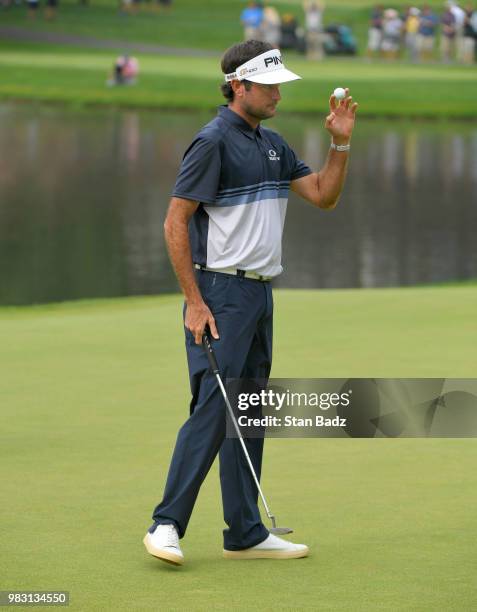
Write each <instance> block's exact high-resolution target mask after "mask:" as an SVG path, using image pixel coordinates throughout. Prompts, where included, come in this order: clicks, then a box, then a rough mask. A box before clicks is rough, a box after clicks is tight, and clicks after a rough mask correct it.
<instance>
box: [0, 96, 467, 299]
mask: <svg viewBox="0 0 477 612" xmlns="http://www.w3.org/2000/svg"><path fill="white" fill-rule="evenodd" d="M212 116H213V114H190V113H173V112H164V111H140V112H138V111H127V110H108V111H99V110H87V111H85V110H72V109H67V108H61V107H52V106H50V107H48V106H45V107H42V106H34V105H33V106H30V105H14V104H2V105H0V160H1V161H0V268H1V269H0V273H1V277H0V278H1V281H0V303H1V304H31V303H42V302H51V301H60V300H70V299H79V298H87V297H106V296H125V295H138V294H159V293H168V292H172V291H177V290H178V285H177V282H176V280H175V277H174V273H173V271H172V269H171V266H170V264H169V261H168V257H167V253H166V247H165V243H164V237H163V222H164V217H165V214H166V210H167V206H168V201H169V197H170V192H171V189H172V187H173V185H174V181H175V176H176V172H177V169H178V166H179V164H180V160H181V157H182V154H183V152H184V150H185V149H186V148H187V146H188V144H189V142H190V140H191V138H192V137H193V135H194V134H195V132H196V131H198V129H199V128H200V127H201V126H202V125H203V124H204V123H206V122H207V121H208V120H209V119H210V118H211V117H212ZM322 124H323V117H321V116H317V117H309V116H308V117H301V116H289V115H282V116H280V115H278V117H277V118H276V119H274V120H273V122H267V124H266V125H267V126H269V127H271V128H272V129H275V130H277V131H279V132H280V133H281V134H283V135H284V137H285V138H286V139H287V140H288V142H289V143H290V144H291V145H292V146H293V148H294V149H295V150H296V152H297V154H298V155H299V156H300V157H301V158H302V159H304V160H305V161H306V162H307V163H308V164H309V165H311V166H312V167H313V168H315V169H316V168H320V167H321V166H322V165H323V163H324V160H325V159H326V154H327V150H328V146H329V138H328V135H327V133H326V132H325V130H324V129H323V127H322ZM476 187H477V125H476V124H471V125H470V126H469V124H467V123H445V124H441V123H433V122H404V121H401V122H400V121H396V120H389V121H364V120H358V123H357V126H356V130H355V135H354V137H353V143H352V154H351V159H350V167H349V175H348V179H347V182H346V186H345V189H344V192H343V194H342V197H341V201H340V203H339V205H338V207H337V208H336V209H335V210H334V211H321V210H317V209H315V208H313V207H312V206H311V205H309V204H306V203H305V202H302V201H300V200H299V199H298V198H296V197H295V196H294V195H293V194H292V195H291V196H290V200H289V204H288V213H287V220H286V224H285V233H284V238H283V264H284V272H283V273H282V275H281V276H280V277H278V278H277V279H276V280H275V281H274V284H275V286H277V287H295V288H296V287H300V288H320V287H321V288H324V287H326V288H330V287H389V286H406V285H414V284H421V283H430V282H439V281H447V280H458V279H466V278H472V277H476V276H477V240H476V239H475V235H476V227H477V198H476Z"/></svg>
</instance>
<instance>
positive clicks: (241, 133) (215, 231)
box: [144, 40, 357, 565]
mask: <svg viewBox="0 0 477 612" xmlns="http://www.w3.org/2000/svg"><path fill="white" fill-rule="evenodd" d="M222 71H223V73H224V75H225V83H224V84H223V85H222V93H223V95H224V96H225V98H226V99H227V101H228V104H227V105H226V106H221V107H219V111H218V115H217V117H216V118H215V119H213V120H212V121H211V122H210V123H208V124H207V125H206V126H205V127H204V128H202V130H200V132H199V133H198V134H197V135H196V137H195V138H194V140H193V142H192V144H191V145H190V147H189V148H188V149H187V151H186V153H185V155H184V158H183V161H182V165H181V168H180V171H179V175H178V177H177V181H176V185H175V187H174V191H173V194H172V195H173V197H172V199H171V202H170V206H169V210H168V213H167V218H166V221H165V235H166V242H167V246H168V249H169V255H170V258H171V261H172V264H173V266H174V269H175V271H176V274H177V278H178V280H179V283H180V285H181V288H182V291H183V293H184V297H185V303H184V313H183V314H184V325H185V335H186V340H185V341H186V350H187V359H188V366H189V377H190V385H191V391H192V401H191V404H190V417H189V419H188V420H187V421H186V422H185V424H184V425H183V426H182V428H181V429H180V431H179V434H178V437H177V442H176V446H175V449H174V453H173V456H172V460H171V464H170V468H169V474H168V478H167V483H166V487H165V491H164V496H163V499H162V501H161V502H160V503H159V505H158V506H157V507H156V508H155V510H154V512H153V520H154V524H153V525H152V526H151V527H150V528H149V531H148V532H147V534H146V536H145V538H144V544H145V546H146V549H147V550H148V552H149V553H150V554H151V555H154V556H155V557H158V558H159V559H162V560H163V561H167V562H169V563H173V564H176V565H181V564H182V563H183V562H184V556H183V553H182V551H181V549H180V546H179V539H180V538H183V537H184V534H185V532H186V530H187V524H188V522H189V519H190V516H191V513H192V509H193V507H194V503H195V501H196V498H197V495H198V493H199V489H200V486H201V484H202V482H203V480H204V479H205V477H206V475H207V472H208V471H209V469H210V467H211V465H212V463H213V461H214V459H215V457H216V455H217V453H219V457H220V482H221V487H222V501H223V509H224V519H225V522H226V524H227V526H228V528H227V529H225V530H224V551H223V554H224V557H226V558H231V559H256V558H270V559H284V558H285V559H286V558H297V557H305V556H306V555H307V554H308V548H307V546H305V545H304V544H294V543H291V542H289V541H287V540H284V539H282V538H279V537H277V536H276V535H274V534H271V533H269V532H268V530H267V529H266V527H265V526H264V524H263V523H262V521H261V518H260V512H259V509H258V491H257V487H256V485H255V483H254V481H253V477H252V475H251V472H250V470H249V467H248V465H247V462H246V459H245V456H244V454H243V450H242V449H241V446H240V440H239V439H237V438H227V437H226V436H225V431H226V408H225V404H224V400H223V397H222V395H221V392H220V389H219V387H218V385H217V382H216V378H215V377H214V376H213V375H212V373H211V372H210V370H209V364H208V360H207V356H206V354H205V352H204V348H203V347H202V344H201V343H202V335H203V333H204V330H205V329H206V328H208V329H209V330H210V334H211V336H212V345H213V349H214V352H215V354H216V357H217V362H218V364H219V368H220V375H221V377H222V380H225V379H227V378H241V377H245V378H260V379H268V377H269V374H270V368H271V362H272V321H273V298H272V289H271V283H270V281H271V280H272V279H273V278H274V277H275V276H277V275H278V274H280V272H281V271H282V264H281V239H282V231H283V224H284V220H285V212H286V206H287V200H288V193H289V190H290V189H292V190H293V191H294V192H295V193H297V194H298V195H299V196H301V197H302V198H304V199H305V200H307V201H308V202H310V203H311V204H313V205H314V206H317V207H319V208H326V209H328V208H333V207H334V206H336V203H337V201H338V198H339V195H340V192H341V189H342V187H343V182H344V179H345V175H346V167H347V163H348V151H349V148H350V145H349V143H350V139H351V133H352V131H353V126H354V119H355V111H356V107H357V104H355V103H352V100H351V98H350V97H349V96H348V90H346V97H345V99H344V100H342V101H341V102H339V103H338V102H337V100H336V99H335V98H334V96H331V98H330V114H329V115H328V116H327V117H326V121H325V128H326V129H327V130H328V132H329V133H330V136H331V143H330V150H329V153H328V157H327V160H326V162H325V165H324V167H323V169H322V170H320V171H319V172H318V173H315V172H312V170H310V168H309V167H308V166H307V165H306V164H305V163H303V162H302V161H300V160H299V159H298V158H297V157H296V155H295V153H294V152H293V150H292V149H291V148H290V147H289V146H288V144H287V143H286V142H285V141H284V140H283V138H282V137H281V136H280V135H279V134H277V133H275V132H273V131H271V130H269V129H267V128H264V127H262V126H261V124H260V122H261V121H263V120H264V119H269V118H270V117H273V116H274V115H275V112H276V107H277V104H278V102H279V101H280V97H281V96H280V84H281V83H285V82H288V81H294V80H296V79H299V78H300V77H299V76H298V75H296V74H294V73H293V72H291V71H290V70H287V69H286V68H285V66H284V64H283V60H282V57H281V53H280V51H279V50H278V49H274V48H273V47H272V46H271V45H270V44H267V43H263V42H258V41H255V40H248V41H246V42H244V43H240V44H237V45H234V46H233V47H231V48H230V49H228V51H226V53H225V54H224V56H223V58H222ZM246 445H247V449H248V451H249V454H250V457H251V460H252V463H253V466H254V468H255V471H256V473H257V475H258V478H260V471H261V464H262V449H263V439H260V438H254V439H247V440H246Z"/></svg>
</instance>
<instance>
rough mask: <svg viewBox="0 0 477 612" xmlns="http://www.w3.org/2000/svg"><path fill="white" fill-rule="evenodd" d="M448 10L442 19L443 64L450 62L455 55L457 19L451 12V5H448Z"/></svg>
mask: <svg viewBox="0 0 477 612" xmlns="http://www.w3.org/2000/svg"><path fill="white" fill-rule="evenodd" d="M446 7H447V8H446V10H445V12H444V14H443V15H442V18H441V24H442V34H441V59H442V61H443V62H446V63H447V62H450V61H451V60H452V57H453V54H454V47H455V17H454V14H453V13H452V11H451V10H450V7H449V4H448V3H447V4H446Z"/></svg>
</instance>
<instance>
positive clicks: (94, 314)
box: [0, 285, 477, 611]
mask: <svg viewBox="0 0 477 612" xmlns="http://www.w3.org/2000/svg"><path fill="white" fill-rule="evenodd" d="M476 306H477V287H476V286H475V285H469V286H462V287H458V286H457V287H432V288H413V289H384V290H379V289H377V290H340V291H332V290H328V291H305V290H300V291H292V290H280V291H276V293H275V339H274V347H275V361H274V367H273V371H272V376H274V377H303V378H304V377H340V376H351V377H380V376H382V377H406V376H410V377H441V376H443V377H455V378H457V377H473V376H475V364H476V363H477V346H476V343H475V332H476V324H475V312H476ZM180 309H181V298H180V296H178V295H170V296H162V297H144V298H126V299H117V300H90V301H88V300H84V301H79V302H70V303H64V304H51V305H46V306H37V307H24V308H2V309H0V334H1V337H2V343H1V345H0V355H1V357H0V365H1V369H2V379H1V382H0V396H1V398H2V411H1V417H0V418H1V431H2V443H1V454H2V457H1V463H0V465H1V468H0V473H1V479H2V485H3V486H2V492H3V504H2V510H1V515H2V516H1V524H2V537H1V555H2V559H3V560H4V563H3V566H2V571H1V586H0V589H16V590H20V589H25V590H34V589H37V590H52V589H56V590H68V591H70V596H71V604H70V607H71V609H73V610H85V611H87V610H146V609H147V610H149V609H150V610H158V609H164V610H210V609H213V610H230V609H243V610H248V609H252V608H256V609H260V610H277V609H280V610H292V609H310V610H311V609H314V610H317V609H318V610H363V611H364V610H411V609H412V610H436V609H437V610H459V611H461V610H471V609H475V605H476V601H477V587H476V583H475V569H474V568H475V565H476V563H477V553H476V550H475V543H474V542H475V537H476V535H477V528H476V523H475V505H476V503H477V493H476V491H477V486H476V485H477V469H476V468H477V454H476V444H475V440H473V439H467V440H452V439H448V440H440V439H429V440H424V439H420V440H410V439H398V440H373V439H360V440H350V439H347V440H333V439H328V440H325V439H308V440H300V439H292V440H283V439H282V440H277V439H275V440H267V441H266V451H265V465H264V474H263V480H262V482H263V485H264V490H265V493H266V495H267V497H269V498H270V502H271V505H272V508H273V509H274V512H275V513H276V515H277V517H278V519H279V521H280V522H281V523H282V524H284V525H290V526H292V527H293V528H294V530H295V534H294V535H293V539H294V541H296V542H304V543H306V544H308V545H309V546H310V549H311V556H310V557H309V558H307V559H302V560H290V561H266V560H265V561H242V562H240V561H226V560H223V559H222V558H221V550H222V534H221V530H222V528H223V526H224V524H223V520H222V516H221V503H220V490H219V484H218V469H217V465H216V464H214V466H213V468H212V471H211V474H210V475H209V477H208V478H207V480H206V482H205V484H204V486H203V488H202V489H201V492H200V495H199V499H198V503H197V506H196V509H195V511H194V514H193V516H192V520H191V523H190V526H189V531H188V533H187V535H186V537H185V539H184V540H183V541H182V544H183V550H184V553H185V555H186V565H184V567H183V568H180V569H178V568H173V567H170V566H168V565H166V564H161V563H160V562H159V561H156V560H155V559H153V558H152V557H149V556H148V555H147V553H146V552H145V550H144V549H143V545H142V537H143V536H144V533H145V530H146V528H147V527H148V526H149V525H150V518H149V517H150V514H151V512H152V508H153V506H154V505H155V504H156V503H157V502H158V501H159V497H160V495H161V492H162V488H163V485H164V479H165V476H166V470H167V467H168V463H169V458H170V453H171V450H172V448H173V445H174V441H175V435H176V432H177V429H178V427H179V426H180V425H181V424H182V422H183V421H184V420H185V419H186V417H187V414H188V401H189V389H188V379H187V373H186V359H185V351H184V349H183V340H182V322H181V319H180ZM6 559H8V563H5V560H6Z"/></svg>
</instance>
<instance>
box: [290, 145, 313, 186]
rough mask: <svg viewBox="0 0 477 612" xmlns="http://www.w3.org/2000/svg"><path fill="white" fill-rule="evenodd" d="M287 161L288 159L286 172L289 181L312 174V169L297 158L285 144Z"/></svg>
mask: <svg viewBox="0 0 477 612" xmlns="http://www.w3.org/2000/svg"><path fill="white" fill-rule="evenodd" d="M287 161H288V173H289V176H290V181H295V180H296V179H299V178H302V177H303V176H308V175H309V174H312V170H311V169H310V167H309V166H307V165H306V164H305V162H303V161H302V160H301V159H298V157H297V156H296V153H295V151H294V150H293V149H292V148H291V147H289V146H288V145H287Z"/></svg>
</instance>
